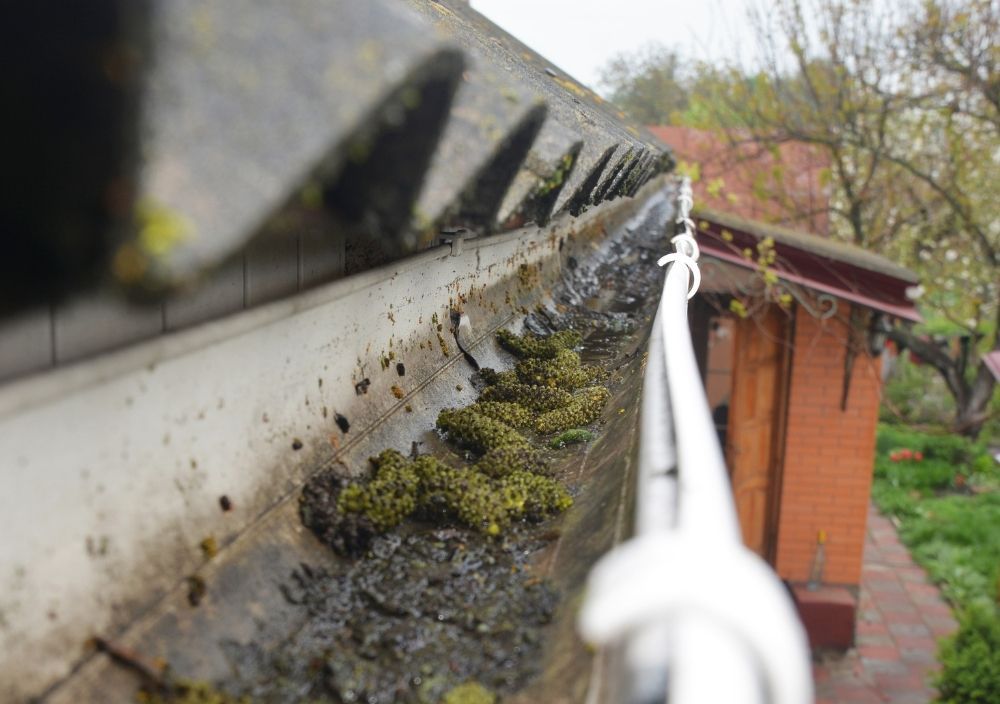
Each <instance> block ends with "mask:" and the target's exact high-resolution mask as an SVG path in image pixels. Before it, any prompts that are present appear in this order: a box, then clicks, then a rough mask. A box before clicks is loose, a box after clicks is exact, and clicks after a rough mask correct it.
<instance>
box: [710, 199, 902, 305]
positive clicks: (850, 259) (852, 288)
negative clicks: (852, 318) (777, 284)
mask: <svg viewBox="0 0 1000 704" xmlns="http://www.w3.org/2000/svg"><path fill="white" fill-rule="evenodd" d="M693 217H694V219H695V220H696V223H697V225H698V233H699V235H698V245H699V247H700V248H701V250H702V252H703V253H704V254H706V255H708V256H711V257H714V258H716V259H719V260H722V261H724V262H728V263H730V264H734V265H736V266H739V267H743V268H745V269H757V268H758V266H759V265H758V262H757V260H756V258H755V256H754V255H751V256H746V251H747V250H750V252H753V253H754V254H755V253H756V251H755V248H756V245H757V243H759V242H760V241H761V240H763V239H765V238H771V239H772V240H773V241H774V249H775V254H776V256H777V258H776V260H775V262H774V264H773V265H772V267H771V268H772V269H773V271H774V273H775V274H777V276H778V277H779V278H781V279H784V280H785V281H788V282H791V283H794V284H799V285H801V286H805V287H806V288H809V289H812V290H814V291H818V292H820V293H827V294H830V295H833V296H836V297H838V298H841V299H844V300H847V301H851V302H853V303H857V304H859V305H862V306H865V307H868V308H871V309H873V310H877V311H880V312H882V313H886V314H888V315H891V316H895V317H899V318H904V319H906V320H912V321H919V320H921V317H920V313H918V312H917V309H916V307H915V306H914V303H913V300H912V299H911V298H910V296H909V295H908V289H910V288H911V287H912V286H914V285H915V284H916V283H917V282H918V279H917V276H916V274H914V273H913V272H912V271H910V270H909V269H905V268H904V267H901V266H899V265H898V264H895V263H893V262H891V261H889V260H888V259H886V258H885V257H882V256H879V255H877V254H874V253H873V252H869V251H868V250H866V249H863V248H861V247H857V246H855V245H851V244H847V243H844V242H839V241H837V240H832V239H829V238H825V237H817V236H816V235H811V234H809V233H806V232H799V231H796V230H792V229H789V228H787V227H781V226H779V225H769V224H766V223H761V222H756V221H753V220H748V219H746V218H741V217H737V216H734V215H730V214H728V213H722V212H719V211H716V210H711V209H707V208H701V209H697V210H695V211H694V213H693Z"/></svg>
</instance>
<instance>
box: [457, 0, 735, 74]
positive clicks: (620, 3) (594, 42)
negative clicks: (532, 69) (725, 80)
mask: <svg viewBox="0 0 1000 704" xmlns="http://www.w3.org/2000/svg"><path fill="white" fill-rule="evenodd" d="M472 6H473V7H474V8H476V9H477V10H479V11H480V12H481V13H483V14H484V15H486V16H487V17H489V18H490V19H491V20H493V21H494V22H496V23H497V24H498V25H500V26H501V27H503V28H504V29H506V30H507V31H508V32H510V33H511V34H513V35H514V36H516V37H517V38H518V39H520V40H521V41H523V42H524V43H525V44H527V45H528V46H530V47H531V48H532V49H534V50H535V51H537V52H538V53H540V54H541V55H542V56H544V57H546V58H547V59H549V60H550V61H552V63H554V64H555V65H556V66H558V67H559V68H561V69H563V70H564V71H566V72H567V73H569V74H570V75H572V76H573V77H574V78H576V79H578V80H580V81H582V82H583V83H586V84H588V85H590V86H591V87H593V88H597V87H598V85H597V83H598V76H599V70H600V68H601V67H602V66H603V65H605V64H606V63H607V62H608V60H609V59H610V58H611V57H612V56H614V55H615V54H618V53H621V52H630V51H633V50H635V49H637V48H639V47H641V46H642V45H644V44H649V43H654V42H656V43H660V44H663V45H664V46H666V47H668V48H671V49H675V50H676V51H677V52H678V53H679V54H681V55H682V56H683V57H686V58H693V59H704V60H717V59H720V58H723V57H728V56H733V55H734V52H735V51H736V50H739V51H740V52H741V53H743V54H744V55H745V54H746V53H747V51H748V50H749V49H750V47H751V43H752V42H751V39H750V38H749V33H748V32H747V31H746V30H745V29H743V28H744V27H745V24H746V10H745V7H746V0H687V1H686V2H683V1H681V0H472Z"/></svg>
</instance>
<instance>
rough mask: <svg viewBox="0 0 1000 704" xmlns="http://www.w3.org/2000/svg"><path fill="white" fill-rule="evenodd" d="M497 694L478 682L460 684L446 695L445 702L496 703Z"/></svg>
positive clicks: (447, 703)
mask: <svg viewBox="0 0 1000 704" xmlns="http://www.w3.org/2000/svg"><path fill="white" fill-rule="evenodd" d="M496 700H497V696H496V695H495V694H494V693H493V692H491V691H490V690H488V689H486V687H484V686H483V685H481V684H479V683H478V682H466V683H465V684H460V685H458V686H457V687H455V688H454V689H452V690H451V691H450V692H448V693H447V694H446V695H444V700H443V704H496Z"/></svg>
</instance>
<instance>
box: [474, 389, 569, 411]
mask: <svg viewBox="0 0 1000 704" xmlns="http://www.w3.org/2000/svg"><path fill="white" fill-rule="evenodd" d="M479 398H480V400H481V401H508V402H512V403H516V404H518V405H520V406H523V407H524V408H527V409H528V410H529V411H534V412H535V413H544V412H546V411H553V410H555V409H557V408H563V407H564V406H566V405H567V404H569V403H570V402H571V401H572V400H573V396H572V395H571V394H570V393H569V392H568V391H564V390H563V389H556V388H553V387H551V386H541V385H538V384H522V383H520V382H518V383H513V384H497V385H495V386H487V387H486V388H485V389H483V393H482V394H480V396H479Z"/></svg>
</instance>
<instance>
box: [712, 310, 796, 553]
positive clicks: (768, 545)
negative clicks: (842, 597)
mask: <svg viewBox="0 0 1000 704" xmlns="http://www.w3.org/2000/svg"><path fill="white" fill-rule="evenodd" d="M789 328H790V326H789V324H788V317H787V315H786V314H785V313H784V312H783V311H781V310H780V309H778V308H776V307H775V308H772V309H770V310H769V311H768V312H767V314H766V315H758V316H757V317H756V318H754V319H745V320H739V321H737V323H736V339H735V343H736V344H735V355H734V357H735V358H734V363H733V386H732V389H733V390H732V396H731V397H730V404H729V428H728V431H727V437H726V445H727V448H726V449H727V452H726V456H727V460H728V465H729V472H730V479H731V481H732V485H733V497H734V499H735V501H736V511H737V514H738V515H739V520H740V528H741V530H742V532H743V542H744V543H745V544H746V546H747V547H749V548H750V549H751V550H753V551H754V552H756V553H757V554H758V555H760V556H761V557H763V558H764V559H767V560H769V561H772V560H773V557H774V554H773V553H774V548H775V543H776V538H777V536H776V530H777V512H778V500H779V492H780V479H781V475H780V467H781V460H782V458H781V455H782V445H783V442H784V425H785V398H786V396H787V378H788V364H789V361H790V358H791V357H790V345H789V344H788V332H789Z"/></svg>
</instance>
